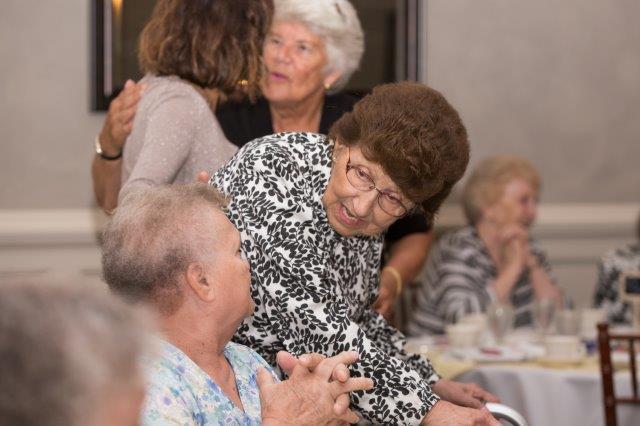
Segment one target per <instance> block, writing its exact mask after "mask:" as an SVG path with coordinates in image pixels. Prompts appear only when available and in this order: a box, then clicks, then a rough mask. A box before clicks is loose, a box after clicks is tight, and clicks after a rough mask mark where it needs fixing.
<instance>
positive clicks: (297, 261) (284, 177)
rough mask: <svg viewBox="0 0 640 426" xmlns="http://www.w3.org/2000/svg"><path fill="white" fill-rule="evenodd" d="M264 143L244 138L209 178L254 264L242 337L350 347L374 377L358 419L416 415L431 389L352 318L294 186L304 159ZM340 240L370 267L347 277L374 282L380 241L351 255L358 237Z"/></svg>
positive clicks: (361, 368) (318, 347) (294, 347)
mask: <svg viewBox="0 0 640 426" xmlns="http://www.w3.org/2000/svg"><path fill="white" fill-rule="evenodd" d="M267 141H268V139H267V138H264V139H263V140H262V141H261V142H260V143H252V144H250V145H247V146H246V147H245V148H244V149H243V151H241V152H240V153H239V154H238V155H237V156H236V157H235V158H234V159H233V160H232V161H231V162H230V163H228V164H227V166H225V167H223V168H222V169H221V170H219V171H218V173H217V174H216V175H214V177H213V183H214V184H215V185H216V186H217V187H218V188H219V189H220V190H221V191H222V192H224V193H227V194H233V199H232V200H231V202H230V203H229V206H228V215H229V217H230V219H231V221H232V222H234V224H235V225H236V226H237V227H238V229H239V230H240V232H241V235H242V239H243V250H244V252H245V254H246V255H247V257H248V259H249V262H250V264H251V268H252V279H253V286H252V288H253V293H252V295H253V297H254V300H256V304H257V306H258V307H259V308H258V312H257V313H256V314H255V315H254V317H253V318H252V319H251V321H250V324H249V325H248V329H249V330H250V332H249V333H248V334H244V335H243V338H245V339H247V342H250V343H251V345H253V346H261V351H262V352H263V353H267V354H269V353H272V352H273V349H274V347H278V348H279V349H285V350H287V351H289V352H291V353H294V354H302V353H307V352H318V353H322V354H325V355H332V354H337V353H340V352H342V351H346V350H354V351H356V352H358V354H359V355H360V361H359V362H358V363H357V364H356V366H355V373H356V374H357V375H359V376H363V377H372V378H373V379H374V381H375V388H374V389H373V390H371V391H367V392H365V393H362V392H358V393H356V394H354V395H352V402H353V403H354V404H355V405H357V406H358V407H359V410H360V411H361V412H362V413H363V414H364V415H365V417H367V418H369V419H371V420H374V421H377V422H381V423H387V424H388V423H398V422H400V423H402V422H403V421H404V420H406V419H415V420H417V419H420V418H422V417H424V415H425V414H426V412H427V410H428V409H429V408H430V407H431V406H433V404H434V403H435V402H436V401H438V397H437V396H436V395H435V394H433V392H431V390H430V388H429V386H428V385H427V383H425V382H424V380H423V378H424V377H422V376H421V374H419V373H418V372H416V371H415V370H414V369H412V368H411V367H410V366H408V365H407V364H406V363H405V362H403V361H401V360H399V359H397V358H394V357H392V356H390V354H389V353H387V352H385V350H384V349H387V348H384V349H381V348H380V347H379V346H378V344H377V342H376V341H374V340H372V339H370V338H369V337H368V336H367V333H365V331H364V330H363V329H362V328H361V327H360V326H359V324H358V323H356V322H354V321H353V320H352V319H351V317H350V309H351V308H352V306H350V305H349V304H348V302H347V300H346V299H345V297H344V295H343V294H342V292H341V291H337V290H338V289H340V288H342V286H343V285H344V284H343V283H341V282H339V280H340V278H341V276H337V275H336V274H332V273H331V272H330V271H328V268H327V264H326V259H324V258H323V255H322V253H321V249H322V247H321V246H322V245H323V241H324V240H322V234H321V231H320V230H317V229H314V228H313V226H310V224H312V223H313V220H314V215H315V213H314V210H313V208H314V206H313V205H311V204H310V203H309V198H310V197H312V196H313V195H309V191H308V188H306V189H305V188H300V186H299V185H298V184H297V183H299V182H301V181H305V176H304V174H303V172H301V171H300V168H301V167H303V164H300V163H303V162H304V161H303V160H301V159H296V158H290V156H291V155H293V153H292V152H291V151H289V150H283V152H278V151H274V150H272V149H271V148H270V146H271V145H270V144H269V143H268V142H267ZM270 149H271V150H270ZM269 193H270V194H271V195H270V196H267V194H269ZM348 241H349V243H351V244H353V247H352V249H353V250H347V251H348V252H349V253H354V257H357V256H359V255H362V256H363V258H366V264H367V265H371V268H370V269H366V270H361V271H360V273H357V274H356V276H354V277H353V279H354V280H364V281H366V282H367V283H369V285H370V286H372V287H371V288H373V287H375V286H376V285H377V283H378V279H377V277H378V273H377V268H376V267H375V265H377V264H378V261H379V256H380V252H379V248H378V249H372V248H370V249H368V252H366V253H362V252H360V253H359V252H357V251H355V250H357V249H358V247H360V248H362V247H363V246H358V244H363V243H362V241H364V240H362V239H358V238H352V239H348ZM345 250H346V247H345ZM347 268H348V267H347ZM346 272H347V271H345V273H346ZM336 273H337V271H336ZM352 273H353V271H352ZM374 283H375V284H374ZM378 318H379V317H378ZM380 321H381V322H384V321H383V320H382V319H381V318H380ZM384 331H385V330H380V333H381V334H382V333H384ZM395 334H397V332H395ZM263 336H268V337H267V338H264V337H263ZM270 336H275V339H273V340H272V339H271V338H270ZM267 339H269V340H267ZM274 340H275V341H274ZM396 351H398V349H397V348H396ZM426 369H427V368H426V367H425V370H426ZM431 371H432V369H431Z"/></svg>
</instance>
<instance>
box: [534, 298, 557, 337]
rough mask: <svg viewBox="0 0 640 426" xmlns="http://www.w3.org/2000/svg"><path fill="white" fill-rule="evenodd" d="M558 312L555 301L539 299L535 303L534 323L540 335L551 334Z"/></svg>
mask: <svg viewBox="0 0 640 426" xmlns="http://www.w3.org/2000/svg"><path fill="white" fill-rule="evenodd" d="M555 312H556V301H555V300H554V299H546V298H545V299H537V300H536V301H535V302H534V303H533V321H534V324H535V326H536V330H538V333H540V334H542V335H546V334H548V333H549V331H550V329H551V326H552V325H553V320H554V316H555Z"/></svg>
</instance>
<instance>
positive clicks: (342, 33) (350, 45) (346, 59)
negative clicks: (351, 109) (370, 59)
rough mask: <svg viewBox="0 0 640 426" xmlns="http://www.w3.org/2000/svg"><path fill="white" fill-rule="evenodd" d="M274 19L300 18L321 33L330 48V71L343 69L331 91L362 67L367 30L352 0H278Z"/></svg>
mask: <svg viewBox="0 0 640 426" xmlns="http://www.w3.org/2000/svg"><path fill="white" fill-rule="evenodd" d="M273 3H274V6H275V12H274V19H273V21H274V22H277V21H292V22H300V23H301V24H303V25H304V26H305V27H307V28H308V29H309V31H311V32H312V33H314V34H316V35H317V36H318V37H320V38H321V39H322V40H323V42H324V45H325V50H326V52H327V58H328V62H329V64H328V67H327V71H328V72H331V71H334V70H338V71H341V73H342V74H341V75H340V78H339V79H338V80H337V81H336V82H335V83H334V84H333V86H332V87H331V89H329V92H330V93H335V92H338V91H340V90H341V89H342V88H343V87H344V86H345V85H346V84H347V82H348V81H349V79H350V78H351V75H352V74H353V73H354V72H355V70H357V69H358V66H359V65H360V59H362V54H363V52H364V34H363V32H362V26H361V25H360V20H359V19H358V14H357V13H356V10H355V9H354V8H353V6H352V5H351V3H350V2H349V1H348V0H313V1H300V0H274V2H273Z"/></svg>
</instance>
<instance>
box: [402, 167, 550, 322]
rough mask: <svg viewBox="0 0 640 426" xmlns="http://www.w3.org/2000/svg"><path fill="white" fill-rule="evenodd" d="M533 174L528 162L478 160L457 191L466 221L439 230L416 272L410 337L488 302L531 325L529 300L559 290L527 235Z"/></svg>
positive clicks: (535, 186)
mask: <svg viewBox="0 0 640 426" xmlns="http://www.w3.org/2000/svg"><path fill="white" fill-rule="evenodd" d="M539 193H540V176H539V175H538V172H537V170H536V169H535V168H534V166H533V165H532V164H531V163H529V162H528V161H527V160H525V159H523V158H519V157H514V156H506V155H505V156H494V157H489V158H487V159H485V160H484V161H482V162H481V163H480V164H479V165H478V166H477V167H476V169H475V170H474V172H473V173H472V174H471V176H470V177H469V180H468V181H467V183H466V186H465V189H464V192H463V206H464V212H465V215H466V217H467V221H468V223H469V224H468V226H466V227H464V228H462V229H459V230H457V231H455V232H451V233H449V234H447V235H444V236H443V237H442V238H440V240H439V241H438V243H437V244H436V247H435V248H434V249H433V251H432V254H431V255H430V256H429V259H428V260H427V264H426V266H425V269H424V271H423V273H422V274H423V275H422V280H421V282H422V286H421V287H420V289H419V290H418V294H417V297H416V303H417V305H416V308H415V310H414V312H413V314H412V318H411V319H410V321H409V324H408V332H409V334H412V335H420V334H428V333H443V331H444V327H445V325H447V324H451V323H455V322H457V321H458V320H459V319H460V318H461V317H462V316H464V315H467V314H471V313H481V312H486V311H487V308H488V307H489V306H490V305H491V304H492V303H494V302H496V301H498V302H502V303H510V304H512V305H513V306H514V308H515V326H516V327H519V326H528V325H532V322H533V315H532V307H533V302H534V300H536V299H543V298H545V299H553V300H555V302H556V303H558V304H559V303H560V302H561V299H562V295H561V292H560V289H559V288H558V286H557V285H556V283H555V280H554V278H553V276H552V275H551V266H550V265H549V262H548V261H547V257H546V255H545V253H544V252H543V251H542V250H541V249H540V248H539V247H538V246H537V245H536V244H535V242H534V241H533V239H532V238H531V234H530V231H531V226H532V225H533V222H534V221H535V218H536V213H537V207H538V197H539Z"/></svg>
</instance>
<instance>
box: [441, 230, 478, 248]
mask: <svg viewBox="0 0 640 426" xmlns="http://www.w3.org/2000/svg"><path fill="white" fill-rule="evenodd" d="M478 244H480V240H479V238H478V237H477V234H476V232H475V229H474V228H473V227H472V226H465V227H463V228H460V229H458V230H456V231H451V232H447V233H446V234H444V235H443V236H442V237H441V238H440V240H439V241H438V245H439V246H440V247H441V248H448V249H449V248H450V249H464V248H476V247H477V246H478Z"/></svg>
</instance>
